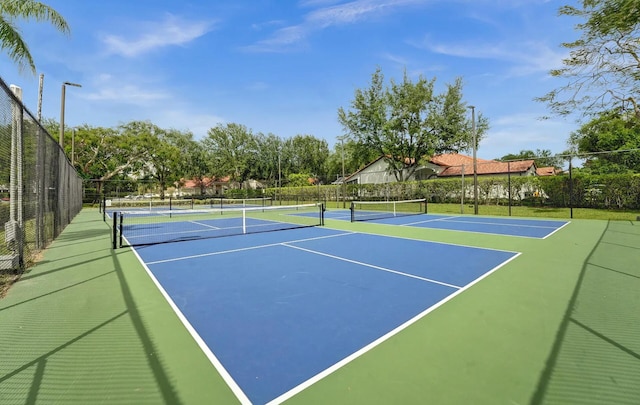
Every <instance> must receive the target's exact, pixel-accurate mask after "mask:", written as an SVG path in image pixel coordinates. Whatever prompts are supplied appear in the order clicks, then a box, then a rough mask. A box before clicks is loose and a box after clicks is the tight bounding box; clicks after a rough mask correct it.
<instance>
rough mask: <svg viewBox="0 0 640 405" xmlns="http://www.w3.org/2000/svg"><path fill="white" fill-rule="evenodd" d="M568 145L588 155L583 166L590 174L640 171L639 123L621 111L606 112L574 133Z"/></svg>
mask: <svg viewBox="0 0 640 405" xmlns="http://www.w3.org/2000/svg"><path fill="white" fill-rule="evenodd" d="M569 144H570V145H571V146H572V147H573V149H574V150H577V152H578V153H582V154H588V156H587V158H586V161H585V164H584V167H585V168H587V169H589V170H590V171H591V172H594V173H598V174H604V173H624V172H629V171H634V172H640V151H638V149H639V148H640V122H639V121H638V120H636V119H633V118H632V117H629V116H628V115H624V114H621V113H620V111H618V110H614V111H608V112H603V113H601V114H600V115H599V116H598V117H596V118H594V119H593V120H591V121H589V122H588V123H586V124H584V125H583V126H582V127H580V129H578V130H577V131H575V132H573V133H572V134H571V136H570V138H569Z"/></svg>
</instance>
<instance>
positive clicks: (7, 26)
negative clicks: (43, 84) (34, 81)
mask: <svg viewBox="0 0 640 405" xmlns="http://www.w3.org/2000/svg"><path fill="white" fill-rule="evenodd" d="M18 19H26V20H29V19H34V20H36V21H48V22H50V23H51V24H52V25H53V26H54V27H55V28H56V29H57V30H58V31H60V32H62V33H63V34H68V33H69V31H70V30H69V25H68V24H67V22H66V21H65V19H64V18H63V17H62V16H61V15H60V14H59V13H58V12H57V11H56V10H54V9H52V8H51V7H49V6H47V5H46V4H43V3H41V2H39V1H34V0H0V49H2V50H6V51H7V53H8V54H9V57H10V58H11V59H13V61H14V62H16V63H17V64H18V68H19V69H20V71H23V70H24V69H25V68H26V67H27V66H28V67H29V68H30V70H31V72H32V73H34V74H35V73H36V65H35V63H34V61H33V57H32V56H31V53H30V52H29V47H28V46H27V44H26V43H25V42H24V40H23V39H22V36H21V35H20V31H19V29H18V27H17V26H16V20H18Z"/></svg>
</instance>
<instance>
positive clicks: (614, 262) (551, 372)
mask: <svg viewBox="0 0 640 405" xmlns="http://www.w3.org/2000/svg"><path fill="white" fill-rule="evenodd" d="M639 247H640V223H638V222H628V221H625V222H623V221H619V222H611V221H610V222H609V223H608V225H607V228H606V229H605V232H604V233H603V234H602V236H601V237H600V240H599V242H598V244H597V245H596V247H595V248H594V250H593V251H592V252H591V254H590V255H589V257H588V258H587V260H586V261H585V263H584V265H583V267H582V271H581V273H580V277H579V278H578V282H577V284H576V287H575V289H574V292H573V295H572V297H571V300H570V301H569V305H568V307H567V310H566V313H565V316H564V319H563V321H562V324H561V326H560V329H559V330H558V333H557V336H556V341H555V343H554V346H553V348H552V350H551V353H550V354H549V357H548V358H547V363H546V367H545V369H544V371H543V372H542V374H541V376H540V379H539V382H538V386H537V389H536V392H535V393H534V395H533V398H532V399H531V404H532V405H539V404H552V403H554V404H555V403H583V404H584V403H590V404H596V403H603V404H604V403H606V404H638V403H640V384H638V378H639V376H640V311H638V308H640V293H639V291H640V266H638V263H640V248H639Z"/></svg>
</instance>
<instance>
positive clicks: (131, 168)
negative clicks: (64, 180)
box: [74, 125, 149, 193]
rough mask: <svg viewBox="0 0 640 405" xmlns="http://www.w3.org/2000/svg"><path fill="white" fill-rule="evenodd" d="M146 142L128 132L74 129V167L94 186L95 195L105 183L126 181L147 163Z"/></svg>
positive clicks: (85, 126) (124, 128)
mask: <svg viewBox="0 0 640 405" xmlns="http://www.w3.org/2000/svg"><path fill="white" fill-rule="evenodd" d="M148 147H149V142H147V141H146V139H144V138H142V137H139V136H137V135H136V134H135V133H134V131H130V130H129V129H128V125H123V126H120V127H119V128H117V129H113V128H102V127H91V126H89V125H83V126H81V127H79V128H77V129H76V142H75V152H76V158H75V159H74V160H75V165H76V169H77V170H78V171H79V173H80V174H81V176H82V177H83V178H85V179H91V180H93V181H95V182H96V189H97V191H98V193H100V192H101V191H102V186H103V185H104V183H105V182H107V181H110V180H113V179H118V180H122V179H126V178H129V175H130V174H133V173H136V172H137V171H139V170H141V169H142V168H143V166H144V164H145V162H146V161H147V157H148Z"/></svg>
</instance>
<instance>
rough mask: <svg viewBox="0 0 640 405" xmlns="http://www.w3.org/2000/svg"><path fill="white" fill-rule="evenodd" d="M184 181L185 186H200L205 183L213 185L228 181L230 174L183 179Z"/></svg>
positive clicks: (206, 185) (208, 185)
mask: <svg viewBox="0 0 640 405" xmlns="http://www.w3.org/2000/svg"><path fill="white" fill-rule="evenodd" d="M182 181H184V185H183V187H185V188H199V187H200V186H201V185H204V186H205V187H211V186H212V185H213V184H214V183H228V182H229V176H225V177H220V178H216V177H214V178H209V177H203V178H202V179H190V180H185V179H182Z"/></svg>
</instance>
